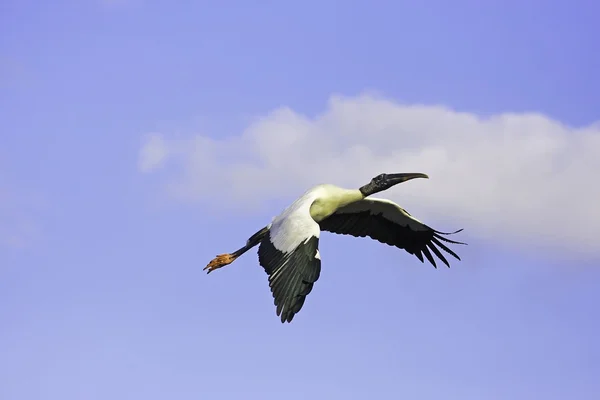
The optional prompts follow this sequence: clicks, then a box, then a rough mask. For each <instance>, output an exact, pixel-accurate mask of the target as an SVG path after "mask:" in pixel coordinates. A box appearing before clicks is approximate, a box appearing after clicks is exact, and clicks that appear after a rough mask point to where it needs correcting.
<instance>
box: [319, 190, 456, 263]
mask: <svg viewBox="0 0 600 400" xmlns="http://www.w3.org/2000/svg"><path fill="white" fill-rule="evenodd" d="M319 225H320V226H321V230H323V231H328V232H333V233H339V234H343V235H352V236H356V237H365V236H369V237H370V238H372V239H375V240H378V241H379V242H381V243H385V244H388V245H390V246H396V247H398V248H400V249H404V250H406V251H407V252H408V253H410V254H414V255H415V256H416V257H417V258H418V259H419V260H421V262H424V259H423V255H425V257H426V258H427V260H429V262H430V263H431V264H432V265H433V266H434V267H436V268H437V265H436V262H435V258H434V257H433V255H432V254H431V253H433V254H435V255H436V256H437V257H438V258H439V259H440V260H441V261H442V262H443V263H444V264H446V266H448V267H450V264H449V263H448V260H446V257H444V254H443V253H442V252H441V251H440V250H439V249H442V250H443V251H445V252H446V253H448V254H450V255H452V256H453V257H455V258H456V259H458V260H460V257H459V256H458V255H457V254H456V253H455V252H454V251H452V250H450V249H449V248H448V247H447V246H446V245H445V244H444V243H442V242H446V243H451V244H465V243H462V242H456V241H454V240H450V239H447V238H445V237H444V236H443V235H450V234H454V233H458V232H460V231H462V229H459V230H458V231H456V232H451V233H444V232H439V231H436V230H434V229H432V228H430V227H429V226H427V225H425V224H423V223H422V222H421V221H419V220H418V219H416V218H414V217H412V216H411V215H410V214H409V213H408V212H407V211H406V210H404V209H403V208H401V207H400V206H399V205H398V204H396V203H394V202H392V201H389V200H385V199H376V198H372V197H369V198H367V199H364V200H361V201H358V202H355V203H352V204H349V205H347V206H344V207H341V208H339V209H338V210H337V211H336V212H335V213H334V214H332V215H330V216H329V217H327V218H325V219H324V220H322V221H321V222H319ZM438 247H439V248H438Z"/></svg>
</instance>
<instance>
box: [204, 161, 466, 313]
mask: <svg viewBox="0 0 600 400" xmlns="http://www.w3.org/2000/svg"><path fill="white" fill-rule="evenodd" d="M415 178H426V179H429V177H428V176H427V175H426V174H422V173H401V174H380V175H377V176H376V177H375V178H373V179H372V180H371V181H370V182H369V183H367V184H366V185H364V186H362V187H360V188H359V189H356V190H351V189H344V188H341V187H338V186H334V185H329V184H323V185H317V186H315V187H313V188H311V189H309V190H308V191H306V192H305V193H304V194H303V195H302V196H301V197H300V198H298V199H297V200H296V201H295V202H294V203H292V204H291V205H290V206H289V207H288V208H286V209H285V210H284V211H283V212H282V213H281V214H279V215H278V216H276V217H275V218H273V220H272V222H271V223H270V224H269V225H267V226H265V227H264V228H262V229H261V230H259V231H258V232H256V233H255V234H254V235H252V236H251V237H250V238H249V239H248V240H247V242H246V245H245V246H243V247H242V248H240V249H238V250H236V251H234V252H233V253H227V254H220V255H218V256H216V257H215V258H214V259H213V260H212V261H211V262H210V263H208V265H207V266H206V267H205V268H204V270H206V271H207V273H210V272H212V271H214V270H216V269H218V268H221V267H223V266H225V265H228V264H231V263H232V262H233V261H235V260H236V259H237V258H238V257H240V256H241V255H242V254H244V253H246V252H247V251H248V250H250V249H251V248H253V247H254V246H257V245H259V247H258V261H259V264H260V265H261V266H262V267H263V269H264V270H265V272H266V273H267V275H268V279H269V286H270V288H271V293H272V295H273V298H274V303H275V306H276V313H277V316H279V317H281V322H282V323H284V322H291V321H292V319H293V318H294V316H295V315H296V314H297V313H298V312H299V311H300V310H301V309H302V306H303V305H304V301H305V300H306V296H307V295H308V294H309V293H310V292H311V290H312V289H313V285H314V284H315V282H316V281H317V280H318V279H319V275H320V273H321V256H320V254H319V235H320V232H321V231H327V232H333V233H338V234H343V235H352V236H355V237H365V236H369V237H370V238H372V239H375V240H377V241H379V242H381V243H384V244H387V245H390V246H395V247H398V248H400V249H404V250H406V251H407V252H408V253H410V254H413V255H415V256H416V257H417V258H418V259H419V260H421V262H424V259H423V255H424V256H425V258H427V260H428V261H429V262H430V263H431V264H432V265H433V266H434V267H435V268H437V265H436V260H435V258H434V257H433V255H435V256H437V258H439V260H441V261H442V262H443V263H444V264H445V265H446V266H447V267H448V268H449V267H450V264H449V263H448V260H447V259H446V257H444V254H443V253H442V252H441V251H440V250H439V249H442V250H443V251H444V252H446V253H448V254H450V255H451V256H453V257H454V258H456V259H458V260H460V257H459V256H458V255H457V254H456V253H455V252H454V251H452V250H451V249H449V248H448V247H447V246H446V245H445V244H444V243H442V242H446V243H451V244H465V243H462V242H456V241H454V240H450V239H447V238H445V237H443V236H442V235H452V234H455V233H458V232H460V231H462V229H459V230H457V231H455V232H450V233H445V232H440V231H437V230H435V229H432V228H430V227H429V226H427V225H425V224H424V223H422V222H421V221H419V220H418V219H416V218H414V217H413V216H411V215H410V214H409V213H408V212H407V211H406V210H404V209H403V208H401V207H400V206H399V205H398V204H396V203H394V202H392V201H389V200H385V199H377V198H373V197H370V196H371V195H373V194H375V193H378V192H382V191H384V190H387V189H389V188H391V187H392V186H394V185H397V184H399V183H402V182H406V181H408V180H411V179H415ZM436 246H437V247H436ZM438 247H439V249H438ZM432 253H433V254H432Z"/></svg>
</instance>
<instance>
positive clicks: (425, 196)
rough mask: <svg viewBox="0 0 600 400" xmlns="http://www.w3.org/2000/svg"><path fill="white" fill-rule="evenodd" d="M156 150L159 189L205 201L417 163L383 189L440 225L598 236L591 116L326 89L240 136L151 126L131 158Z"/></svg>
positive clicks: (597, 128) (542, 239) (349, 182)
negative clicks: (402, 100) (472, 109)
mask: <svg viewBox="0 0 600 400" xmlns="http://www.w3.org/2000/svg"><path fill="white" fill-rule="evenodd" d="M167 158H170V159H171V160H173V161H177V162H178V164H179V166H178V168H175V169H174V170H173V171H172V174H169V175H168V176H170V181H167V182H165V184H166V187H167V188H168V190H169V193H171V194H172V195H174V196H175V197H176V198H178V199H180V200H186V201H198V202H202V203H204V204H205V205H210V206H214V207H218V206H223V205H224V204H226V202H229V205H231V204H242V203H244V204H246V205H250V206H253V205H257V204H260V203H261V202H263V201H264V200H263V199H264V198H267V199H268V198H273V197H274V196H290V195H294V196H295V195H299V194H300V193H302V191H303V190H304V189H306V188H307V187H308V186H311V185H313V184H316V183H321V182H328V183H334V184H337V185H341V186H346V187H358V186H359V185H361V184H364V183H366V182H368V181H369V179H370V178H371V177H373V176H375V175H377V174H379V173H381V172H425V173H427V174H429V176H430V177H431V179H430V180H418V181H411V182H409V183H406V184H402V185H399V186H397V187H395V188H394V189H391V190H390V191H389V192H386V193H385V195H386V196H387V197H389V198H390V199H392V200H395V201H398V202H399V203H401V204H402V205H403V206H405V207H406V208H407V209H408V210H409V211H410V212H411V213H413V214H414V215H416V216H417V217H418V218H420V219H421V220H424V221H426V222H431V221H432V220H435V221H438V223H437V226H436V227H437V228H439V229H441V230H443V229H445V228H448V229H452V228H454V227H456V226H458V227H465V228H466V229H467V230H468V231H469V232H470V233H471V234H473V235H479V236H482V237H485V238H489V239H496V240H498V239H500V240H505V241H511V242H519V241H523V240H526V241H527V243H528V244H532V245H538V244H545V245H551V246H559V247H564V248H567V249H571V250H576V251H592V252H593V251H597V249H598V248H600V240H599V239H598V238H600V209H599V208H598V204H599V203H600V185H599V184H598V183H597V182H598V181H599V180H598V176H597V175H598V171H600V125H592V126H588V127H582V128H573V127H569V126H566V125H564V124H562V123H560V122H559V121H556V120H553V119H551V118H549V117H547V116H544V115H541V114H535V113H505V114H500V115H494V116H491V117H485V118H484V117H480V116H477V115H475V114H471V113H466V112H457V111H454V110H452V109H449V108H446V107H442V106H425V105H403V104H398V103H395V102H393V101H390V100H386V99H383V98H378V97H374V96H370V95H363V96H358V97H350V98H347V97H337V96H335V97H332V98H331V100H330V102H329V105H328V108H327V109H326V110H325V111H324V112H323V113H322V114H320V115H318V116H316V117H307V116H304V115H301V114H299V113H297V112H295V111H293V110H291V109H289V108H280V109H277V110H275V111H273V112H271V113H270V114H268V115H266V116H264V117H262V118H259V119H257V120H255V121H254V122H253V123H251V124H250V125H249V126H248V127H247V129H246V130H244V131H243V132H242V133H241V134H240V135H239V136H234V137H228V138H225V139H212V138H210V137H207V136H202V135H196V136H190V137H188V138H186V139H179V138H178V139H175V138H169V137H168V136H164V137H162V136H156V135H155V136H152V137H150V138H149V140H148V142H147V143H146V145H145V146H144V148H143V149H142V152H141V155H140V169H141V170H142V171H145V172H149V171H151V170H152V169H153V167H155V166H157V165H162V163H163V162H164V161H165V160H166V159H167ZM227 197H228V198H229V199H227V200H224V198H227ZM224 202H225V203H224ZM277 211H278V210H274V213H276V212H277ZM442 221H443V223H442ZM431 223H432V224H433V222H431ZM440 225H442V226H440Z"/></svg>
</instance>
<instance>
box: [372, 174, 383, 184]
mask: <svg viewBox="0 0 600 400" xmlns="http://www.w3.org/2000/svg"><path fill="white" fill-rule="evenodd" d="M374 180H375V182H377V183H379V182H383V181H384V180H385V174H380V175H377V176H376V177H375V179H374Z"/></svg>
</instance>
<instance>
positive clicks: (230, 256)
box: [203, 227, 269, 274]
mask: <svg viewBox="0 0 600 400" xmlns="http://www.w3.org/2000/svg"><path fill="white" fill-rule="evenodd" d="M267 233H269V227H264V228H262V229H261V230H260V231H258V232H256V233H255V234H254V235H252V237H250V239H248V241H247V242H246V245H245V246H244V247H242V248H240V249H238V250H236V251H234V252H233V253H225V254H219V255H217V256H216V257H215V258H213V259H212V260H211V261H210V262H209V263H208V265H207V266H206V267H204V269H203V271H206V273H207V274H210V273H211V272H212V271H214V270H215V269H219V268H222V267H224V266H226V265H229V264H231V263H232V262H234V261H235V260H236V259H237V258H238V257H239V256H241V255H242V254H244V253H245V252H247V251H248V250H250V249H251V248H253V247H254V246H256V245H257V244H259V243H260V242H261V240H263V238H264V237H265V236H266V235H267Z"/></svg>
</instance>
